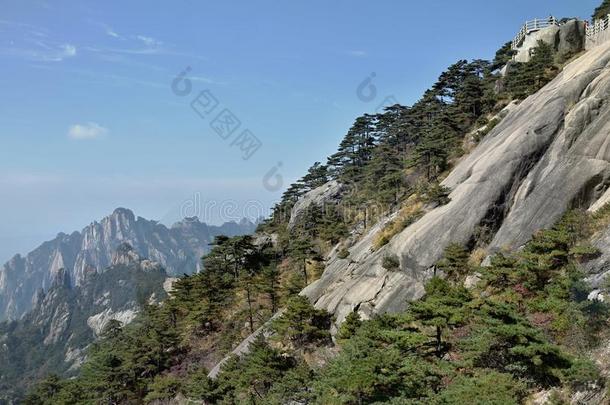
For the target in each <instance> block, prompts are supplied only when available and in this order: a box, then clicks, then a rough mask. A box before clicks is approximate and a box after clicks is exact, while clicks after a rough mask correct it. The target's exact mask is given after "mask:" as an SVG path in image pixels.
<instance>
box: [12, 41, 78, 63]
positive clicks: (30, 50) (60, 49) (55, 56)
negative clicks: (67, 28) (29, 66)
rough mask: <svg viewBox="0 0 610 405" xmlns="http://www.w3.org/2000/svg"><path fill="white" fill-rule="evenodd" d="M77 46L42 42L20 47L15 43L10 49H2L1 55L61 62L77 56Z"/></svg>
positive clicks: (36, 60) (35, 60)
mask: <svg viewBox="0 0 610 405" xmlns="http://www.w3.org/2000/svg"><path fill="white" fill-rule="evenodd" d="M76 53H77V50H76V46H74V45H72V44H59V45H54V44H48V43H44V42H40V41H36V42H35V43H33V46H32V47H19V46H17V45H15V44H14V43H12V44H11V46H10V47H8V48H0V55H4V56H9V57H17V58H23V59H28V60H31V61H34V62H61V61H63V60H65V59H68V58H72V57H74V56H76Z"/></svg>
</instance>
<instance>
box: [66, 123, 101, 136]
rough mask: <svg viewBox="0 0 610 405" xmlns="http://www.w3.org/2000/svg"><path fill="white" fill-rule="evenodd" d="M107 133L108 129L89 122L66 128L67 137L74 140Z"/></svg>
mask: <svg viewBox="0 0 610 405" xmlns="http://www.w3.org/2000/svg"><path fill="white" fill-rule="evenodd" d="M107 133H108V129H107V128H104V127H103V126H101V125H99V124H96V123H95V122H89V123H87V124H74V125H72V126H71V127H70V128H69V129H68V137H69V138H71V139H75V140H89V139H97V138H101V137H103V136H104V135H106V134H107Z"/></svg>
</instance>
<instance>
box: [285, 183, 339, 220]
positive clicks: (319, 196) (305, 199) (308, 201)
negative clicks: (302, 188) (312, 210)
mask: <svg viewBox="0 0 610 405" xmlns="http://www.w3.org/2000/svg"><path fill="white" fill-rule="evenodd" d="M342 191H343V185H342V184H341V183H339V182H338V181H336V180H332V181H329V182H328V183H326V184H324V185H323V186H320V187H318V188H315V189H313V190H311V191H309V192H307V193H305V195H303V196H302V197H301V198H299V201H297V202H296V204H295V205H294V207H293V208H292V211H291V212H290V221H289V222H288V227H289V228H291V229H292V228H293V227H294V226H295V225H296V223H297V222H298V221H299V219H300V218H301V217H302V216H303V214H304V213H305V212H306V211H307V209H308V208H309V207H311V206H318V207H320V208H323V207H324V205H326V204H336V203H337V202H338V201H340V198H341V192H342Z"/></svg>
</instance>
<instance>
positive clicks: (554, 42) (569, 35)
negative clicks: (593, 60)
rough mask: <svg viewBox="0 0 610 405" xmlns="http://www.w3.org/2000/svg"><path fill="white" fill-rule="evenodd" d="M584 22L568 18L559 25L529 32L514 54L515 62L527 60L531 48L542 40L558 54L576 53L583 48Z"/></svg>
mask: <svg viewBox="0 0 610 405" xmlns="http://www.w3.org/2000/svg"><path fill="white" fill-rule="evenodd" d="M586 37H587V36H586V29H585V22H584V21H579V20H570V21H567V22H565V23H563V24H562V25H560V26H551V27H547V28H544V29H542V30H540V31H537V32H534V33H532V34H529V35H528V36H527V37H526V38H525V40H524V41H523V44H522V45H521V46H520V47H519V49H518V50H517V54H516V55H515V61H516V62H528V61H529V60H530V59H531V57H532V50H533V49H534V48H535V47H536V46H538V41H543V42H545V43H547V44H549V45H551V46H552V47H553V49H554V50H555V51H556V52H557V53H559V54H560V55H563V56H567V55H573V54H576V53H578V52H580V51H582V50H584V49H585V40H586Z"/></svg>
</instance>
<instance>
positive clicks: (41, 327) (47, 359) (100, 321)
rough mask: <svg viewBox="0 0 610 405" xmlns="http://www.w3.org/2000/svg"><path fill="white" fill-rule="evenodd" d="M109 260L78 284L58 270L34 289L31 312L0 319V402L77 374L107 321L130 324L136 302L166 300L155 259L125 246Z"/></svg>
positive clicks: (134, 314)
mask: <svg viewBox="0 0 610 405" xmlns="http://www.w3.org/2000/svg"><path fill="white" fill-rule="evenodd" d="M112 262H113V265H112V266H110V267H108V268H107V269H104V271H103V272H99V273H95V274H92V275H91V276H90V277H88V278H87V280H85V281H84V283H83V284H82V285H80V286H79V287H76V288H75V287H72V286H71V285H70V279H69V275H68V272H67V271H64V270H63V269H61V270H59V271H57V273H55V275H54V277H53V279H52V280H51V284H50V286H49V288H48V289H47V290H46V291H43V290H42V289H40V290H38V292H37V293H36V296H35V299H34V302H33V308H32V310H31V311H30V312H28V313H27V314H25V315H24V316H23V317H22V318H21V319H19V320H17V321H9V322H3V323H0V393H2V394H0V403H3V402H2V401H3V400H11V399H13V398H15V397H19V396H20V395H21V394H22V390H23V389H24V388H25V387H27V386H28V384H30V383H31V382H32V381H34V380H36V379H38V378H41V377H43V376H44V375H46V374H48V373H61V374H63V375H71V374H73V373H75V372H76V371H77V370H78V369H79V367H80V365H81V363H82V362H83V361H84V359H85V353H86V349H87V347H88V346H89V345H90V344H91V343H92V342H93V341H94V340H95V338H96V337H97V336H99V335H100V333H101V331H102V329H103V328H104V326H106V325H107V324H108V322H109V321H110V320H111V319H116V320H119V321H121V322H122V323H124V324H126V323H129V322H131V321H132V320H133V319H134V318H135V316H136V314H137V313H138V311H139V310H140V303H139V302H140V301H144V302H150V301H156V300H162V299H164V298H165V296H166V295H165V291H164V289H163V284H164V281H165V280H166V279H167V274H166V273H165V271H164V270H163V268H162V267H161V266H160V265H159V264H158V263H155V262H152V261H150V260H146V259H143V258H141V257H139V256H138V255H137V254H136V253H135V252H134V251H133V250H132V248H131V247H130V246H129V245H127V244H122V245H121V246H119V248H118V250H117V251H116V253H115V254H114V255H113V258H112Z"/></svg>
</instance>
